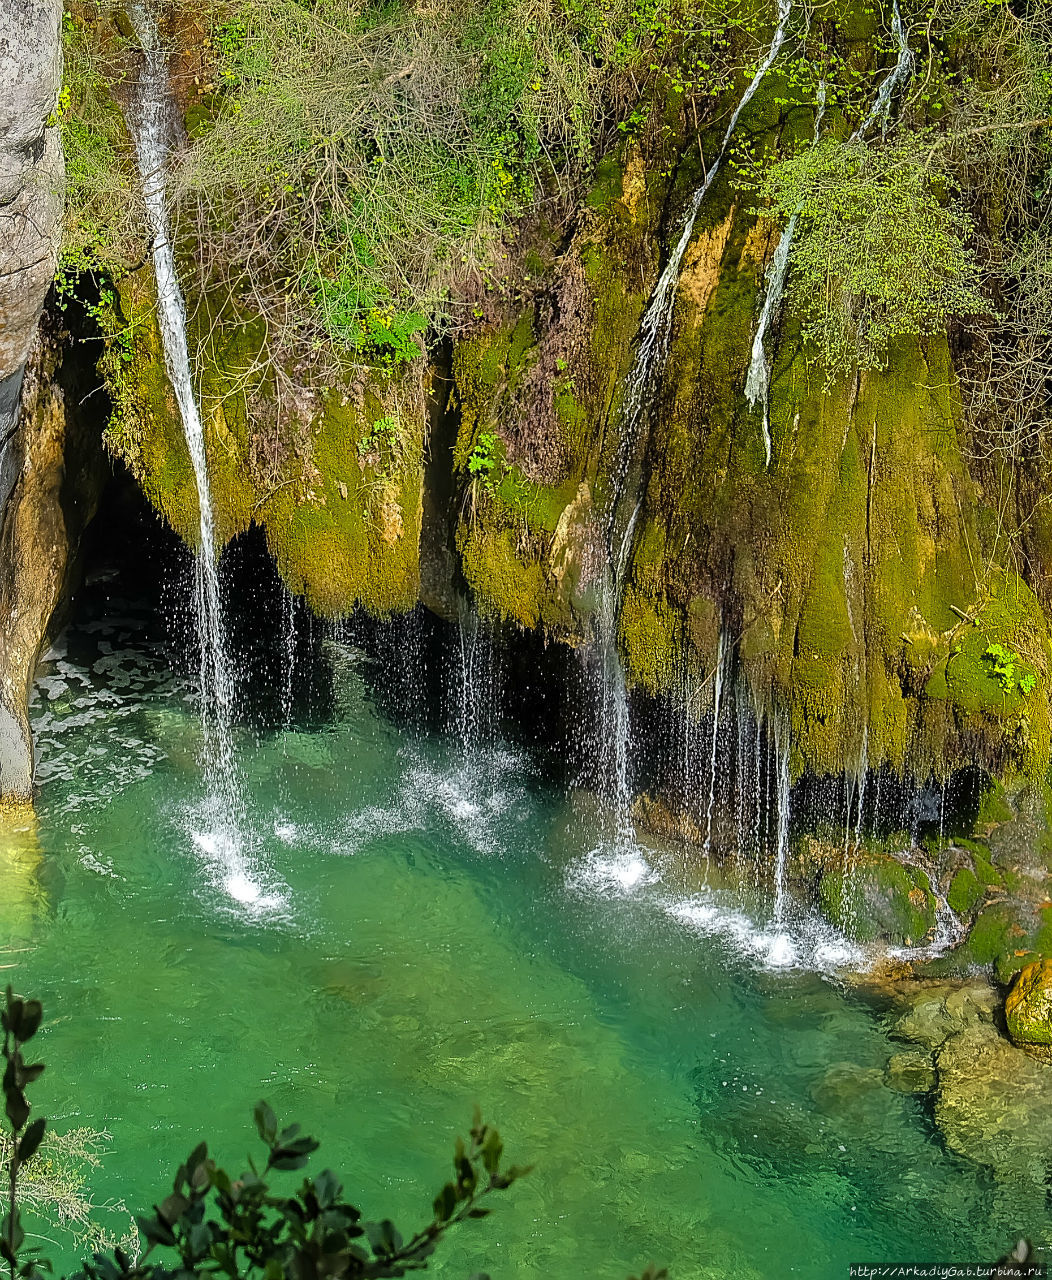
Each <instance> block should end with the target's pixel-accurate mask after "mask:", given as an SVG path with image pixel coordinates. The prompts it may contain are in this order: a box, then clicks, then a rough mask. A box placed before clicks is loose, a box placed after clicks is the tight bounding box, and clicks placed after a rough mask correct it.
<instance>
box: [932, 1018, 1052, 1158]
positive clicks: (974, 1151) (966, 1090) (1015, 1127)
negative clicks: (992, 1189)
mask: <svg viewBox="0 0 1052 1280" xmlns="http://www.w3.org/2000/svg"><path fill="white" fill-rule="evenodd" d="M935 1065H936V1074H937V1077H938V1084H937V1089H936V1096H935V1121H936V1124H937V1125H938V1126H939V1130H940V1132H941V1133H942V1136H943V1140H944V1141H945V1143H946V1145H947V1147H949V1148H950V1150H951V1151H956V1152H957V1153H958V1154H959V1155H962V1156H966V1157H968V1158H969V1159H971V1160H977V1161H980V1162H981V1163H983V1164H987V1165H989V1166H990V1167H991V1168H992V1169H993V1170H994V1172H995V1173H996V1174H997V1176H998V1177H1000V1178H1004V1179H1012V1180H1020V1181H1026V1182H1034V1183H1042V1182H1043V1181H1044V1179H1045V1178H1046V1177H1047V1174H1048V1169H1049V1164H1050V1152H1052V1070H1050V1069H1049V1068H1048V1067H1047V1066H1044V1065H1042V1064H1041V1063H1039V1062H1035V1060H1034V1059H1033V1058H1032V1057H1031V1056H1030V1055H1029V1054H1027V1053H1025V1052H1023V1050H1022V1049H1019V1048H1016V1047H1015V1046H1014V1045H1012V1044H1010V1043H1009V1042H1008V1041H1007V1040H1006V1039H1005V1038H1004V1037H1003V1036H1001V1035H1000V1034H999V1033H998V1031H997V1029H996V1028H995V1027H993V1026H992V1025H990V1024H988V1023H983V1022H975V1023H973V1024H972V1025H971V1026H969V1027H966V1028H965V1030H963V1031H962V1032H960V1033H959V1034H958V1035H955V1036H952V1037H950V1039H948V1040H947V1041H946V1042H945V1044H944V1045H943V1046H942V1048H941V1049H940V1050H939V1051H938V1054H937V1055H936V1060H935Z"/></svg>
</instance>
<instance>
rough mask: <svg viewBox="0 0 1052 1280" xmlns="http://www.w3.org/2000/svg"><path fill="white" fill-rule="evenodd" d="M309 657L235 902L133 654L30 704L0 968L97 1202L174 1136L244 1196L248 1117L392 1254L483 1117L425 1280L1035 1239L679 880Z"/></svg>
mask: <svg viewBox="0 0 1052 1280" xmlns="http://www.w3.org/2000/svg"><path fill="white" fill-rule="evenodd" d="M336 658H337V673H336V694H337V698H336V701H337V713H336V715H335V716H334V717H333V721H332V723H331V724H329V725H328V726H326V727H325V728H320V729H317V730H315V731H312V732H276V733H274V734H272V735H270V736H268V737H265V738H264V739H263V740H261V741H257V740H256V738H255V735H248V734H246V735H245V737H244V740H243V741H242V742H241V744H240V749H241V758H242V761H243V769H244V775H245V792H246V809H247V815H248V821H249V825H250V828H251V840H250V847H251V855H250V862H251V866H250V872H251V875H252V877H253V878H254V879H255V881H256V882H257V883H258V885H259V886H260V889H261V897H260V900H259V901H257V902H256V903H255V904H249V905H246V904H244V903H239V902H237V901H235V900H233V899H232V898H231V897H230V896H229V895H228V894H227V893H225V892H224V890H223V888H222V880H223V876H222V871H221V868H220V866H219V861H218V860H217V858H216V856H215V855H214V852H213V853H210V852H209V848H208V843H207V839H205V840H203V841H202V838H201V837H202V833H201V831H200V830H198V827H199V826H200V821H199V819H198V818H196V817H195V813H198V811H199V805H200V799H201V782H200V778H199V773H198V768H197V764H196V756H195V753H196V750H197V745H198V729H197V726H196V722H195V718H194V709H193V706H192V705H191V704H190V703H189V701H188V700H187V699H186V697H185V694H184V692H183V690H182V688H181V686H180V685H179V683H178V681H177V680H175V679H174V678H172V677H171V676H170V675H169V673H168V672H167V671H166V670H165V668H164V666H163V663H162V662H161V660H160V659H159V657H158V656H157V653H156V652H155V651H151V650H149V649H148V648H143V647H142V646H139V645H138V644H137V642H136V641H135V640H134V637H133V638H132V639H129V637H128V635H125V634H122V633H121V630H120V625H119V624H118V626H117V630H114V629H113V624H112V623H111V624H110V626H109V627H100V626H98V625H97V624H93V625H92V626H89V627H88V628H87V629H82V630H81V631H80V632H79V633H78V634H76V635H75V636H74V637H73V638H72V639H71V641H70V653H69V657H68V658H67V659H65V660H64V661H63V662H61V663H60V664H59V665H58V667H53V668H52V674H51V675H49V676H47V677H46V678H45V680H44V681H43V684H42V686H41V690H40V697H39V703H38V708H37V722H38V730H39V735H40V741H41V744H42V756H43V763H42V777H43V779H44V782H43V791H42V798H41V804H40V806H39V808H40V827H39V833H38V838H39V843H40V848H39V852H37V851H35V850H34V848H33V846H32V843H31V842H29V843H28V844H27V843H26V841H25V840H24V841H23V847H22V851H21V854H20V855H19V856H17V857H16V856H15V855H14V854H9V856H8V865H7V868H6V871H5V874H6V877H7V881H8V886H9V889H8V892H7V894H6V895H5V908H4V912H3V917H2V919H3V925H2V927H3V928H4V929H5V930H6V932H7V934H8V939H9V943H10V945H9V948H8V952H7V954H6V955H5V963H6V964H7V965H8V966H9V973H12V974H13V976H14V980H15V981H16V983H17V984H18V985H19V986H20V987H21V988H23V989H24V990H26V991H28V992H31V993H33V994H36V995H39V996H40V997H41V998H42V999H43V1001H44V1003H45V1008H46V1011H47V1017H48V1021H47V1026H46V1031H45V1033H44V1035H43V1044H42V1052H43V1055H44V1056H45V1057H46V1059H47V1062H48V1072H47V1074H46V1075H45V1077H44V1079H43V1081H42V1082H41V1083H40V1085H39V1086H38V1087H37V1089H36V1097H37V1100H38V1102H39V1104H40V1106H41V1109H42V1110H43V1111H44V1112H45V1113H46V1114H47V1115H49V1116H50V1117H51V1119H52V1122H53V1124H54V1126H55V1127H56V1128H58V1129H63V1128H68V1127H73V1126H75V1125H80V1124H87V1125H91V1126H94V1127H96V1128H104V1129H106V1130H108V1131H109V1133H110V1134H111V1135H112V1137H111V1140H110V1142H109V1148H110V1154H109V1155H108V1156H107V1158H106V1161H105V1163H104V1167H103V1168H102V1169H101V1170H100V1171H98V1172H97V1173H96V1175H95V1187H96V1193H97V1197H98V1199H99V1200H102V1201H104V1200H106V1199H107V1198H108V1197H115V1196H124V1197H125V1198H126V1199H127V1200H128V1202H129V1204H131V1205H133V1206H136V1205H142V1204H144V1203H148V1202H150V1201H152V1200H153V1199H154V1198H155V1197H157V1196H158V1195H160V1194H162V1193H163V1190H164V1188H165V1185H166V1183H167V1181H168V1179H169V1177H170V1172H171V1170H172V1169H173V1168H174V1166H175V1165H176V1164H177V1163H178V1161H179V1160H181V1159H182V1158H183V1156H184V1155H185V1154H186V1153H187V1151H188V1150H189V1149H190V1148H191V1147H192V1146H193V1145H194V1144H195V1143H196V1142H197V1140H198V1139H199V1138H200V1137H201V1136H203V1135H208V1136H209V1137H210V1138H211V1139H212V1140H213V1147H214V1149H215V1150H216V1152H217V1154H218V1155H219V1156H220V1157H221V1158H222V1159H224V1160H225V1161H227V1162H229V1164H232V1165H238V1166H240V1165H241V1163H242V1161H243V1159H244V1157H245V1155H246V1154H247V1153H248V1152H249V1151H250V1150H252V1148H253V1135H252V1124H251V1117H250V1112H251V1107H252V1104H253V1102H254V1101H255V1099H256V1098H257V1097H260V1096H264V1097H266V1098H267V1099H268V1100H269V1101H270V1102H271V1104H272V1105H273V1106H274V1108H275V1109H276V1110H277V1112H278V1114H279V1116H280V1117H281V1118H282V1119H285V1120H291V1119H297V1120H299V1121H301V1122H302V1123H303V1124H304V1125H305V1126H307V1127H308V1129H310V1130H311V1131H314V1132H317V1133H319V1134H322V1135H324V1145H323V1150H322V1152H321V1153H319V1154H320V1155H321V1157H322V1158H323V1160H324V1162H325V1163H330V1164H331V1165H333V1166H334V1167H335V1168H337V1169H338V1170H339V1171H340V1172H341V1173H342V1174H343V1175H344V1177H345V1181H346V1183H347V1185H348V1187H349V1188H352V1189H353V1188H359V1187H360V1188H361V1192H360V1201H361V1203H362V1206H363V1208H364V1209H365V1210H366V1212H367V1213H369V1214H373V1215H378V1216H386V1215H391V1216H394V1217H395V1218H396V1220H403V1219H404V1220H405V1225H410V1226H411V1225H413V1224H414V1223H415V1221H416V1220H418V1219H420V1220H423V1219H424V1218H426V1217H427V1216H428V1213H429V1205H430V1197H431V1195H432V1194H433V1192H434V1190H435V1189H437V1187H438V1185H439V1184H440V1182H441V1181H442V1180H444V1177H445V1170H446V1164H447V1160H448V1155H449V1153H450V1151H451V1146H452V1141H453V1138H454V1136H455V1135H456V1134H457V1133H458V1132H463V1131H464V1130H465V1129H466V1126H467V1124H468V1122H469V1119H470V1115H471V1110H472V1107H473V1105H474V1103H476V1102H478V1103H480V1104H481V1105H482V1106H483V1108H484V1111H485V1114H486V1116H487V1117H488V1118H491V1119H493V1120H494V1121H496V1122H497V1123H499V1125H500V1127H501V1129H502V1131H503V1133H504V1135H505V1139H506V1143H507V1148H508V1150H509V1154H510V1155H511V1156H512V1157H513V1158H514V1159H517V1160H521V1161H532V1162H534V1163H535V1164H536V1170H535V1172H534V1173H533V1174H532V1175H531V1176H530V1177H529V1178H528V1179H526V1180H525V1181H524V1182H522V1183H520V1184H518V1185H517V1186H516V1187H515V1188H514V1189H513V1190H512V1191H511V1192H510V1193H509V1194H508V1195H507V1196H506V1197H505V1198H504V1200H503V1201H502V1202H501V1203H500V1204H499V1205H498V1206H497V1211H496V1212H495V1214H494V1215H493V1216H492V1217H491V1218H490V1219H489V1220H488V1221H487V1222H484V1223H477V1224H471V1227H472V1229H470V1230H467V1229H466V1230H464V1231H463V1232H462V1233H461V1234H459V1235H458V1236H457V1237H456V1239H455V1240H452V1241H451V1242H450V1245H449V1247H448V1248H446V1249H444V1250H443V1252H442V1254H441V1255H440V1259H439V1262H438V1265H437V1266H436V1267H435V1271H436V1272H437V1273H438V1274H439V1275H442V1276H448V1277H455V1276H456V1277H461V1276H467V1275H468V1274H470V1272H471V1271H472V1270H473V1269H475V1268H477V1267H485V1268H486V1269H488V1270H490V1271H491V1272H492V1273H493V1275H494V1277H495V1280H497V1278H500V1277H504V1278H505V1280H510V1278H511V1277H524V1278H526V1277H541V1276H545V1277H556V1278H563V1277H565V1278H566V1280H570V1278H571V1277H582V1278H584V1277H587V1278H593V1277H594V1278H596V1280H600V1278H604V1277H610V1278H611V1280H622V1278H623V1277H625V1276H626V1275H627V1274H628V1272H629V1270H630V1269H633V1268H639V1267H641V1266H642V1265H644V1264H645V1263H646V1262H647V1261H648V1260H649V1259H651V1258H655V1259H658V1260H661V1261H665V1262H668V1263H670V1264H671V1265H672V1268H673V1276H674V1277H675V1278H676V1280H688V1278H689V1277H701V1276H712V1277H717V1276H719V1277H777V1276H785V1275H789V1274H792V1275H801V1276H808V1277H834V1276H846V1274H847V1264H848V1263H849V1262H850V1261H852V1260H855V1261H858V1260H874V1259H877V1260H905V1261H910V1260H913V1261H921V1260H928V1261H931V1260H944V1261H949V1260H956V1261H975V1260H980V1259H984V1260H989V1259H990V1258H993V1257H996V1256H997V1255H998V1253H999V1252H1000V1251H1001V1250H1002V1249H1003V1247H1004V1245H1005V1243H1006V1242H1008V1241H1011V1240H1012V1239H1014V1238H1015V1236H1014V1233H1016V1232H1017V1231H1018V1229H1019V1226H1020V1223H1021V1222H1022V1223H1025V1224H1026V1225H1027V1226H1028V1227H1029V1228H1030V1229H1031V1230H1034V1229H1035V1224H1036V1223H1037V1222H1038V1221H1039V1220H1040V1221H1043V1218H1041V1216H1040V1215H1042V1214H1043V1208H1042V1207H1041V1206H1040V1205H1039V1204H1033V1203H1021V1202H1020V1201H1018V1200H1017V1199H1016V1197H1017V1195H1018V1194H1019V1193H1018V1192H1017V1191H1016V1190H1015V1189H1011V1188H1007V1189H1006V1188H998V1187H996V1186H995V1185H994V1184H992V1183H991V1182H990V1181H988V1179H987V1176H986V1174H985V1173H984V1172H983V1171H982V1170H981V1169H980V1168H979V1167H977V1166H972V1165H970V1164H968V1163H967V1162H965V1161H961V1160H958V1159H956V1158H954V1157H952V1156H949V1155H948V1154H946V1153H945V1152H944V1151H943V1150H942V1148H941V1147H940V1144H939V1142H938V1140H937V1137H936V1136H935V1135H934V1133H933V1130H932V1128H931V1126H930V1123H929V1121H928V1119H927V1116H926V1114H925V1110H924V1106H923V1104H922V1103H921V1102H919V1101H917V1100H915V1099H912V1098H906V1097H903V1096H901V1095H899V1094H896V1093H894V1092H892V1091H890V1090H889V1089H887V1088H885V1087H884V1086H883V1084H882V1083H881V1078H880V1072H881V1071H882V1069H883V1067H884V1065H885V1063H886V1061H887V1058H888V1056H889V1054H890V1053H891V1052H893V1051H894V1050H895V1047H896V1046H895V1045H894V1044H893V1043H892V1041H890V1040H889V1038H888V1036H887V1034H886V1031H885V1030H884V1029H883V1027H882V1025H881V1019H880V1016H879V1015H878V1014H876V1013H874V1012H873V1011H872V1010H871V1009H869V1008H867V1007H866V1006H865V1004H864V1003H862V1002H861V1001H859V1000H858V999H857V998H852V997H850V996H848V995H847V994H845V992H844V991H842V990H841V989H840V988H839V987H838V986H837V985H836V984H835V983H834V982H832V981H830V980H829V979H827V978H824V977H822V976H819V975H815V974H808V973H804V972H798V971H793V970H779V971H768V970H765V969H763V968H761V967H757V965H756V963H755V961H754V960H751V959H749V957H748V955H746V956H744V957H743V956H741V955H740V954H738V952H739V951H740V950H741V948H740V947H738V946H736V945H734V944H733V931H731V933H730V934H728V932H727V931H726V930H724V931H723V932H716V933H714V934H712V933H710V934H709V935H708V936H706V935H705V934H703V933H700V932H699V931H698V930H697V929H696V928H692V927H691V925H690V922H689V920H688V919H684V918H680V916H682V915H683V913H682V912H681V913H680V916H677V915H676V914H675V911H673V910H671V909H670V905H669V904H670V902H671V903H673V905H674V904H675V903H676V902H679V903H682V902H683V901H684V900H687V901H693V902H696V901H698V900H697V899H695V898H690V899H684V896H683V895H684V894H686V893H688V890H690V891H692V890H691V889H690V886H688V885H685V884H683V883H678V882H677V879H676V876H677V873H676V872H675V870H674V868H671V867H665V868H664V869H662V868H660V867H659V868H658V870H659V871H661V874H660V875H658V874H655V875H654V876H653V877H652V878H649V879H648V877H646V876H642V877H634V876H633V875H631V874H630V875H627V876H626V875H623V874H622V875H621V876H620V878H618V877H617V876H611V875H609V874H606V875H604V874H603V873H602V869H601V867H600V869H599V870H597V868H596V864H595V860H594V859H593V860H591V861H589V859H588V851H589V849H590V848H591V847H592V846H593V845H594V843H595V838H594V833H593V832H592V831H591V829H590V826H591V824H590V822H589V819H588V816H587V812H588V811H587V807H586V806H578V807H577V808H576V809H575V805H574V803H572V802H571V801H570V800H569V799H568V798H566V797H565V796H562V795H559V794H553V793H552V792H551V791H549V790H547V789H546V788H545V787H544V785H543V784H542V783H541V782H540V781H539V780H538V779H536V778H534V777H532V776H531V775H530V773H529V770H528V768H527V767H526V765H525V764H524V762H522V761H521V760H517V759H516V758H515V757H513V756H510V755H505V756H493V755H489V756H485V755H483V756H482V757H480V758H478V759H476V760H475V761H474V763H473V764H471V763H469V762H467V761H466V760H465V758H464V756H463V754H462V753H461V751H460V749H459V748H458V747H457V745H456V744H455V743H454V742H452V741H445V740H442V739H440V738H435V739H424V740H411V739H409V738H407V737H405V736H403V735H401V734H400V733H399V732H398V731H397V730H395V729H394V728H392V727H391V726H390V725H389V724H387V723H385V722H384V721H383V720H382V719H381V718H380V717H379V716H378V714H377V713H376V711H375V709H374V708H373V706H372V704H371V702H370V700H369V698H368V696H367V691H366V685H365V683H364V681H363V678H362V674H361V668H360V659H359V658H358V657H357V656H356V655H355V653H354V652H353V651H350V650H341V651H339V652H337V653H336ZM195 833H196V836H197V840H196V842H195ZM204 835H205V837H207V832H205V833H204ZM633 881H634V882H633ZM677 894H678V895H679V897H677V896H676V895H677ZM687 914H688V915H689V913H687ZM845 1064H847V1065H845ZM64 1260H65V1259H64Z"/></svg>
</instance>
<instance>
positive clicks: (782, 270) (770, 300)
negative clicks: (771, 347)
mask: <svg viewBox="0 0 1052 1280" xmlns="http://www.w3.org/2000/svg"><path fill="white" fill-rule="evenodd" d="M825 111H826V86H825V81H823V82H822V83H821V84H820V85H819V87H818V100H817V105H816V109H815V133H814V140H815V143H817V142H818V135H819V130H820V129H821V127H822V117H823V116H824V115H825ZM802 208H803V206H802V205H798V206H797V207H796V209H794V211H793V215H792V217H791V218H790V219H789V222H788V224H787V225H786V227H785V229H784V230H783V231H782V234H781V237H780V238H779V240H778V247H777V248H776V249H775V251H774V258H773V259H772V261H771V268H770V271H769V272H768V275H767V293H766V296H765V297H764V300H763V307H762V308H761V310H760V318H759V321H758V322H757V325H756V333H755V334H754V335H753V340H752V354H751V356H750V360H749V372H748V375H747V376H746V379H745V398H746V400H748V402H749V405H750V406H751V407H752V408H755V407H756V404H757V402H759V404H760V411H761V414H762V425H763V448H764V457H765V460H766V465H767V466H768V467H769V466H770V465H771V413H770V397H771V362H770V359H769V358H768V355H767V334H768V332H769V330H770V328H771V324H772V322H773V321H774V318H775V316H776V315H777V314H778V308H779V307H780V306H781V304H782V295H783V294H784V293H785V279H786V275H787V274H788V270H789V253H790V251H791V249H792V247H793V237H794V236H795V235H796V227H797V223H798V222H799V221H800V213H801V211H802Z"/></svg>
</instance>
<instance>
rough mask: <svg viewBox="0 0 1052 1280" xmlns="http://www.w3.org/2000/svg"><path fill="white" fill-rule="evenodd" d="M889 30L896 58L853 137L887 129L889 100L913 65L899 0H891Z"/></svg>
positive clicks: (889, 111) (885, 131) (883, 132)
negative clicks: (895, 45) (876, 128)
mask: <svg viewBox="0 0 1052 1280" xmlns="http://www.w3.org/2000/svg"><path fill="white" fill-rule="evenodd" d="M891 31H892V34H893V35H894V37H895V42H896V44H897V45H898V58H897V60H896V62H895V66H894V67H893V68H892V70H891V73H890V75H887V76H885V77H884V81H883V83H882V84H881V86H880V90H879V92H878V93H877V97H876V100H875V101H874V103H873V106H872V107H871V108H870V109H869V114H868V115H867V116H866V118H865V120H864V121H863V122H862V125H861V126H860V128H859V129H858V130H857V131H856V132H855V133H854V134H852V137H853V138H857V137H861V136H863V135H865V134H866V133H868V132H869V131H870V129H872V128H874V127H876V126H877V125H879V126H880V131H881V134H885V133H887V131H888V119H889V116H890V113H891V100H892V98H893V97H894V96H895V94H896V92H897V91H898V89H899V88H900V87H901V85H902V83H903V82H904V81H905V79H906V77H907V76H908V75H909V73H910V69H911V68H912V66H913V54H912V52H911V50H910V42H909V35H908V33H907V31H906V27H905V25H904V24H903V21H902V13H901V11H900V10H899V0H892V9H891Z"/></svg>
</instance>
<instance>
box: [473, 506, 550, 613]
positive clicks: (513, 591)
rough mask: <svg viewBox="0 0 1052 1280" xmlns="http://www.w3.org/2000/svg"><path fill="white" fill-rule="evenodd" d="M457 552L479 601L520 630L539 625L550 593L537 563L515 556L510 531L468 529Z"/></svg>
mask: <svg viewBox="0 0 1052 1280" xmlns="http://www.w3.org/2000/svg"><path fill="white" fill-rule="evenodd" d="M460 553H461V563H462V565H463V569H464V576H465V577H466V578H467V581H468V584H469V585H470V587H471V589H472V591H473V592H474V593H475V595H476V597H477V598H478V599H479V600H481V601H483V602H485V604H486V606H487V607H490V608H492V609H494V610H495V611H496V612H497V614H498V615H499V616H500V617H502V618H505V619H507V620H509V621H511V622H515V623H517V624H518V625H519V626H520V627H525V628H527V629H533V628H535V627H537V626H539V625H540V623H541V620H542V616H543V609H544V603H545V602H546V600H547V599H548V594H549V593H548V591H547V584H546V581H545V576H544V570H543V568H542V566H541V564H540V563H539V562H538V561H537V560H535V559H529V560H527V559H525V558H524V557H521V556H520V555H519V554H518V549H517V546H516V540H515V535H514V533H513V531H512V530H510V529H500V530H494V529H491V528H483V527H481V526H479V525H476V526H475V527H473V528H470V527H469V529H468V531H467V534H466V536H465V538H464V541H463V542H462V543H461V546H460ZM549 620H550V621H554V620H553V619H549Z"/></svg>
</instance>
